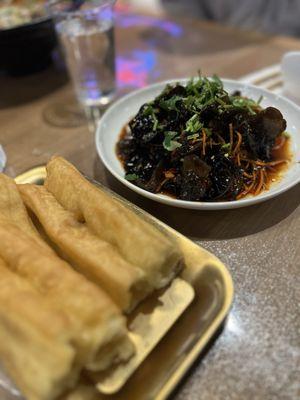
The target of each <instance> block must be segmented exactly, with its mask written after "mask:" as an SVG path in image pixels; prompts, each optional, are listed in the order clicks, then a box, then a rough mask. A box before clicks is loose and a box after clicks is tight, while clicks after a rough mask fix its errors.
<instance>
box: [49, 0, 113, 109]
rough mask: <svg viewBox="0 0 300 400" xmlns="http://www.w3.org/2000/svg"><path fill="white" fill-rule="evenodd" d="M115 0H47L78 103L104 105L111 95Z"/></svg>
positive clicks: (92, 105)
mask: <svg viewBox="0 0 300 400" xmlns="http://www.w3.org/2000/svg"><path fill="white" fill-rule="evenodd" d="M114 4H115V0H50V1H48V3H47V7H48V10H49V12H50V13H51V15H52V16H53V17H54V21H55V27H56V31H57V33H58V37H59V39H60V42H61V44H62V47H63V51H64V54H65V59H66V64H67V66H68V70H69V74H70V76H71V79H72V81H73V84H74V87H75V91H76V94H77V97H78V100H79V101H80V103H81V104H82V105H83V106H85V107H100V108H101V107H103V106H106V105H107V104H108V103H109V102H110V101H111V99H112V98H113V96H114V93H115V89H116V78H115V43H114V19H113V8H114Z"/></svg>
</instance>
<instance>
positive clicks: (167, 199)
mask: <svg viewBox="0 0 300 400" xmlns="http://www.w3.org/2000/svg"><path fill="white" fill-rule="evenodd" d="M195 78H196V77H195ZM190 79H191V78H178V79H168V80H163V81H160V82H156V83H153V84H150V85H147V86H145V87H143V88H140V89H137V90H134V91H132V92H130V93H128V94H126V95H125V96H122V97H120V98H119V99H118V100H116V102H115V103H113V104H112V105H111V106H110V107H109V108H108V109H107V110H106V111H105V113H104V114H103V116H102V118H101V119H100V120H99V122H98V124H97V128H96V132H95V144H96V150H97V153H98V156H99V157H100V159H101V161H102V162H103V164H104V166H105V168H106V169H107V170H108V171H109V172H110V173H111V174H112V175H113V176H114V177H115V178H116V179H117V180H118V181H119V182H121V183H122V184H124V185H125V186H127V187H128V188H129V189H131V190H133V191H135V192H136V193H138V194H140V195H141V196H144V197H147V198H149V199H151V200H154V201H157V202H159V203H163V204H167V205H171V206H175V207H178V208H189V209H202V210H221V209H222V210H223V209H234V208H240V207H245V206H250V205H254V204H257V203H261V202H264V201H266V200H269V199H271V198H274V197H276V196H279V195H280V194H282V193H284V192H286V191H287V190H289V189H291V188H292V187H294V186H296V185H297V184H298V183H300V168H299V174H298V177H297V178H296V179H294V180H293V181H291V182H289V183H287V184H286V185H284V186H282V187H281V188H279V189H275V190H273V191H265V192H263V193H262V194H259V195H257V196H252V197H245V198H242V199H239V200H232V201H217V202H216V201H212V202H205V201H203V202H202V201H186V200H180V199H175V198H172V197H171V196H167V195H163V194H156V193H151V192H148V191H147V190H145V189H142V188H140V187H139V186H136V185H134V184H132V183H131V182H130V181H128V180H126V179H125V178H124V177H123V176H120V175H119V174H118V173H117V172H116V171H115V170H114V168H113V167H111V164H110V162H109V160H107V159H106V157H105V152H104V151H102V144H101V143H102V142H101V140H100V131H101V129H102V125H103V123H104V122H105V119H106V118H109V115H110V114H112V113H113V112H114V111H115V110H116V109H118V107H120V106H122V105H123V104H124V103H125V102H126V101H127V100H129V99H132V98H134V97H135V96H136V95H137V94H142V93H144V92H147V91H149V90H151V89H155V88H159V87H161V86H163V85H167V84H174V83H177V82H182V83H186V82H187V81H189V80H190ZM220 79H221V81H222V82H224V83H225V84H233V85H240V86H244V87H245V88H250V89H254V90H259V91H260V92H261V94H262V95H264V93H265V94H266V95H268V96H269V95H271V96H274V97H276V98H278V99H280V100H282V101H284V102H285V103H286V104H287V105H288V106H289V107H290V108H293V109H294V110H295V111H297V112H298V113H299V118H300V106H298V105H297V104H295V103H294V102H293V101H291V100H289V99H288V98H286V97H285V96H282V95H280V94H277V93H273V92H271V91H269V90H267V89H264V88H260V87H259V86H255V85H252V84H249V83H247V82H243V81H239V80H234V79H227V78H220ZM297 162H298V161H296V160H295V161H294V163H297ZM299 167H300V165H299Z"/></svg>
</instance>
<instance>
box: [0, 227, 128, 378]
mask: <svg viewBox="0 0 300 400" xmlns="http://www.w3.org/2000/svg"><path fill="white" fill-rule="evenodd" d="M0 257H1V258H2V259H3V260H4V261H5V263H6V264H7V266H8V267H9V268H10V269H11V270H12V271H14V272H15V273H17V274H18V275H20V276H22V277H24V278H25V279H26V280H28V281H29V282H30V283H31V284H32V285H33V286H34V287H35V288H36V289H37V290H38V291H39V292H40V293H42V294H43V295H44V296H45V297H46V298H47V300H48V301H49V302H50V303H51V304H53V305H54V306H55V307H57V308H58V309H61V310H62V311H65V312H66V313H67V315H68V316H69V318H70V321H71V325H72V336H73V337H74V341H75V344H76V349H77V352H78V357H77V359H78V362H79V363H80V364H81V365H82V366H86V367H87V368H88V369H90V370H102V369H105V368H107V367H108V366H109V365H111V363H112V362H113V361H117V360H123V359H127V358H128V357H129V356H130V355H131V354H132V352H133V346H132V344H131V342H130V341H129V338H128V336H127V330H126V324H125V318H124V317H123V316H122V315H121V313H120V311H119V309H118V308H117V307H116V306H115V305H114V303H113V302H112V301H111V300H110V298H109V297H108V296H107V295H106V293H104V292H103V291H102V290H101V289H100V288H98V287H96V286H95V285H94V284H93V283H91V282H89V281H87V280H86V279H85V278H84V277H83V276H82V275H80V274H78V273H77V272H75V271H74V270H73V269H72V268H71V267H70V265H69V264H67V263H66V262H65V261H63V260H61V259H60V258H59V257H57V256H56V255H54V253H53V254H52V253H51V254H50V253H48V252H45V251H44V250H43V249H42V248H41V247H40V246H39V245H38V244H37V243H36V242H35V241H34V239H33V238H31V237H29V236H28V235H26V234H25V233H24V232H22V231H21V230H20V229H19V228H18V227H17V226H15V225H14V224H9V223H8V222H5V224H3V223H2V222H1V220H0ZM50 323H51V321H49V324H50ZM112 343H113V344H114V346H112Z"/></svg>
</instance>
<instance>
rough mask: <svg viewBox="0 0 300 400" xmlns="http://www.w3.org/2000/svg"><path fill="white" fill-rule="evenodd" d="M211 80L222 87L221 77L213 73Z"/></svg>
mask: <svg viewBox="0 0 300 400" xmlns="http://www.w3.org/2000/svg"><path fill="white" fill-rule="evenodd" d="M212 80H213V82H215V83H216V84H217V85H218V86H219V87H220V88H222V89H223V82H222V81H221V79H220V78H219V77H218V75H216V74H214V75H213V77H212Z"/></svg>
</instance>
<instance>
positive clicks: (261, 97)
mask: <svg viewBox="0 0 300 400" xmlns="http://www.w3.org/2000/svg"><path fill="white" fill-rule="evenodd" d="M263 98H264V96H263V95H262V94H261V95H260V96H259V99H258V100H257V102H256V104H257V105H258V106H259V105H260V103H261V102H262V100H263Z"/></svg>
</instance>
